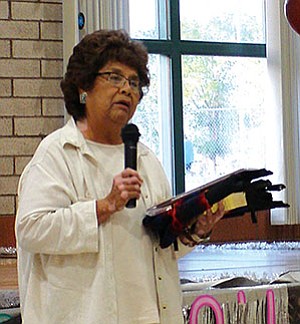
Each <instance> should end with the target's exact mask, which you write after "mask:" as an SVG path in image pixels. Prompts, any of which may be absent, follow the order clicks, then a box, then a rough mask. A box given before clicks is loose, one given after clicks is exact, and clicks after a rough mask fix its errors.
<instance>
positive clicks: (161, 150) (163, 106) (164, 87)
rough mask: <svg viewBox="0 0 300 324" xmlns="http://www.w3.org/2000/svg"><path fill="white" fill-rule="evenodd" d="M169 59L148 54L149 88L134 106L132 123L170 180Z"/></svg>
mask: <svg viewBox="0 0 300 324" xmlns="http://www.w3.org/2000/svg"><path fill="white" fill-rule="evenodd" d="M169 64H170V62H169V59H168V58H167V57H166V56H163V55H156V54H150V55H149V70H150V81H151V84H150V88H149V92H148V93H147V94H146V95H145V96H144V97H143V99H142V101H141V102H140V104H139V105H138V107H137V110H136V112H135V115H134V117H133V119H132V122H133V123H135V124H136V125H137V126H138V127H139V131H140V133H141V137H140V141H142V142H143V143H144V144H146V145H147V146H148V147H150V148H151V149H152V150H153V151H154V153H155V154H156V156H157V157H158V158H159V160H160V161H161V162H162V164H163V166H164V169H165V171H166V173H167V175H168V177H169V180H170V183H171V177H172V170H171V169H172V168H171V160H172V159H171V122H170V121H171V117H170V116H171V109H170V98H171V96H170V90H169V89H170V68H169Z"/></svg>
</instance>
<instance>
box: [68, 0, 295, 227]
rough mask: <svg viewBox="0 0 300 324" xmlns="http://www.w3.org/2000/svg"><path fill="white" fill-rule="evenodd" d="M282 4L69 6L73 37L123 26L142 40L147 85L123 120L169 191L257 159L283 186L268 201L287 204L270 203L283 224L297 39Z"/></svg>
mask: <svg viewBox="0 0 300 324" xmlns="http://www.w3.org/2000/svg"><path fill="white" fill-rule="evenodd" d="M96 3H97V4H96ZM77 4H78V6H79V8H76V6H77ZM283 4H284V0H279V1H278V2H277V1H272V0H252V1H240V0H210V1H209V2H207V1H205V0H172V1H171V0H124V1H119V0H113V1H110V2H109V4H108V2H107V1H103V0H98V1H93V2H90V1H87V0H80V1H79V2H77V1H74V6H75V12H78V11H83V12H85V14H86V15H87V23H86V27H85V29H84V30H82V31H80V37H81V36H82V35H84V33H89V32H92V31H93V29H97V28H125V29H126V30H128V31H129V32H130V35H131V37H133V38H136V39H140V40H142V41H143V42H144V43H145V45H146V46H147V48H148V50H149V53H150V72H151V88H150V91H149V93H148V94H147V95H146V96H145V97H144V98H143V101H142V103H141V104H140V106H139V108H138V110H137V113H136V115H135V116H134V120H133V121H134V122H136V123H137V124H138V126H139V128H140V132H141V133H142V137H141V140H143V141H144V142H146V143H147V144H148V145H149V146H150V147H151V148H152V149H153V150H154V152H155V153H156V154H157V156H158V157H159V158H160V160H161V161H162V163H163V165H164V168H165V170H166V172H167V174H168V176H169V179H170V181H171V183H172V185H173V190H174V193H180V192H182V191H185V190H189V189H191V188H193V187H195V186H198V185H201V184H202V183H205V182H207V181H210V180H212V179H214V178H216V177H218V176H220V175H222V174H225V173H228V172H231V171H233V170H236V169H238V168H248V167H255V168H256V167H258V168H260V167H266V168H267V169H269V170H272V171H273V172H274V175H273V177H272V178H271V181H272V182H273V183H285V184H286V185H287V190H286V191H285V192H282V193H281V194H280V195H278V199H280V200H284V201H288V202H289V203H290V204H291V208H290V209H289V211H286V210H275V211H273V214H272V218H273V222H274V223H289V224H292V223H297V222H298V223H299V220H298V215H299V214H300V213H299V211H300V203H299V201H300V200H299V199H297V198H298V196H299V194H300V192H299V188H300V181H299V179H300V171H298V170H300V168H299V161H300V158H299V157H300V154H299V133H298V130H299V116H298V106H299V93H300V91H299V75H300V68H299V66H300V62H299V57H300V55H299V54H298V55H297V54H296V53H299V49H300V45H299V43H300V41H299V37H298V36H296V35H295V34H293V32H292V31H291V30H290V29H289V27H288V25H287V23H286V21H285V17H284V14H283ZM64 6H65V7H66V6H70V4H68V5H67V4H65V3H64ZM76 10H77V11H76ZM73 11H74V10H73ZM64 12H65V13H66V15H68V12H72V10H64ZM96 16H97V17H96ZM98 17H99V18H98ZM65 20H66V17H65V16H64V21H65ZM68 37H69V38H70V32H69V31H68V32H66V34H65V37H64V38H65V39H67V38H68ZM73 38H75V39H76V37H73ZM66 52H68V51H66ZM283 67H284V68H283ZM283 195H286V197H283Z"/></svg>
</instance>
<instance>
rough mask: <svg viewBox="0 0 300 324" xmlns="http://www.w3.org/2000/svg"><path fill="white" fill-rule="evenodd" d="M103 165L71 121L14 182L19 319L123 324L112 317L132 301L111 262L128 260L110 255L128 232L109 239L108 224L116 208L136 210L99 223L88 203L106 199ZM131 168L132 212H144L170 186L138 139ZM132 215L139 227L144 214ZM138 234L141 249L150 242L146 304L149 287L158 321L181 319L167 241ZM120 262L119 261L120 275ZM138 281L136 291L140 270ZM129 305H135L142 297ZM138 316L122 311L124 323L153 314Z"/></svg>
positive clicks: (32, 323)
mask: <svg viewBox="0 0 300 324" xmlns="http://www.w3.org/2000/svg"><path fill="white" fill-rule="evenodd" d="M122 163H123V162H122ZM122 163H121V164H122ZM121 164H120V165H121ZM108 170H110V168H108V169H105V168H104V169H103V165H101V161H98V160H97V156H95V154H94V152H93V150H91V148H90V147H89V145H88V144H87V141H86V140H85V139H84V137H83V136H82V134H81V132H80V131H79V130H78V129H77V127H76V124H75V122H74V120H73V119H72V118H71V119H70V120H69V122H68V123H67V124H66V125H65V126H64V127H63V128H61V129H59V130H57V131H55V132H54V133H52V134H51V135H49V136H48V137H46V138H45V139H44V140H43V141H42V142H41V144H40V146H39V148H38V149H37V151H36V153H35V155H34V157H33V159H32V160H31V162H30V163H29V165H28V166H27V167H26V168H25V170H24V172H23V174H22V177H21V179H20V183H19V205H18V206H19V208H18V213H17V218H16V236H17V246H18V270H19V289H20V300H21V311H22V316H23V323H24V324H35V323H39V324H40V323H72V324H76V323H80V324H81V323H89V324H93V323H95V324H96V323H97V324H98V323H103V324H110V323H112V324H115V323H116V324H117V323H119V324H123V323H124V324H125V323H126V324H127V322H126V321H125V320H122V321H119V316H121V318H122V319H124V318H125V317H127V315H126V307H125V308H124V307H123V308H122V309H119V308H118V307H119V305H118V303H119V302H120V300H122V299H123V298H131V293H130V292H128V293H127V294H126V295H124V294H125V289H124V287H126V286H124V287H123V288H122V289H121V291H120V289H119V291H118V285H117V282H118V281H120V280H122V279H121V278H125V277H124V276H123V277H121V275H120V273H119V272H118V275H117V276H116V273H117V270H118V269H114V267H115V265H116V264H118V266H120V267H122V263H124V262H126V260H127V258H123V257H124V254H122V258H121V259H117V260H115V259H114V255H115V253H116V250H117V248H118V245H119V244H120V241H119V240H118V239H120V238H122V239H124V238H125V237H126V235H127V234H126V233H129V231H128V230H127V231H124V232H123V234H122V236H121V237H120V238H116V235H117V231H116V228H114V227H113V226H114V222H116V221H117V218H118V217H122V214H123V213H133V214H132V215H130V216H128V215H127V217H131V216H133V215H135V214H134V212H135V211H128V210H124V211H121V212H118V213H116V214H114V215H113V216H114V217H112V219H110V220H108V221H107V222H106V223H104V224H101V225H100V226H98V223H97V217H96V208H95V205H96V204H95V201H96V199H101V198H103V197H105V196H106V195H107V194H108V190H109V189H110V187H111V183H109V182H108V181H107V180H108V179H109V178H110V177H111V176H112V174H111V175H109V174H108ZM138 170H139V173H140V175H141V177H142V178H143V180H144V183H143V185H142V197H141V198H140V200H141V201H139V207H138V209H137V211H145V210H146V209H147V208H149V207H151V206H153V205H154V204H157V203H159V202H161V201H163V200H165V199H167V198H169V197H170V189H169V184H168V181H167V179H166V176H165V173H164V171H163V169H162V167H161V165H160V163H159V162H158V160H157V158H156V157H155V156H154V154H153V153H152V152H151V151H150V150H149V149H148V148H147V147H146V146H144V145H143V144H141V143H139V145H138ZM114 171H115V170H114V168H113V169H112V172H114ZM101 179H103V181H101ZM135 216H136V217H138V220H137V221H138V223H137V224H140V225H141V220H142V218H143V216H144V215H135ZM131 224H134V223H131ZM119 226H124V224H123V225H122V224H121V225H120V224H119ZM135 231H136V228H135V229H133V232H135ZM137 233H138V234H137ZM145 233H146V232H144V229H142V230H141V229H139V230H138V231H137V232H135V235H138V236H140V237H143V239H144V242H143V240H142V241H140V243H141V244H142V245H143V247H141V251H143V249H146V250H147V247H148V246H150V247H152V251H149V253H150V254H149V255H151V257H152V260H153V262H152V269H151V270H150V276H148V279H147V280H145V294H146V291H148V293H147V294H149V296H148V297H149V298H148V297H147V302H146V304H147V305H149V300H150V301H151V300H153V290H152V289H153V287H154V289H155V290H156V291H155V292H156V295H157V301H156V302H157V304H158V311H159V316H160V323H161V324H170V323H172V324H181V323H183V319H182V314H181V290H180V285H179V278H178V270H177V259H176V253H175V252H174V250H173V247H172V246H171V247H169V248H167V249H161V248H160V247H159V244H158V243H159V242H158V240H157V239H155V238H153V237H152V236H151V239H149V237H150V236H149V237H146V236H144V235H145ZM137 242H138V241H137ZM126 243H127V242H126ZM149 244H150V245H149ZM128 246H130V244H129V245H128ZM180 247H181V245H180ZM185 252H186V250H185ZM149 255H148V256H146V259H147V260H149ZM134 256H135V255H134V254H132V251H128V260H130V262H133V264H132V267H131V269H134V262H137V261H136V260H135V258H134ZM116 262H117V263H116ZM136 264H137V265H138V262H137V263H136ZM126 266H127V264H124V265H123V273H124V271H125V270H126ZM141 269H142V268H141ZM153 275H154V281H155V282H154V283H153V286H152V287H151V285H152V283H151V280H150V279H149V278H151V276H153ZM116 277H117V278H116ZM137 280H138V282H139V285H140V286H139V289H142V288H140V287H141V275H140V277H139V278H138V277H137ZM131 284H132V282H130V286H131ZM146 286H147V287H146ZM134 288H135V287H132V289H134ZM119 293H120V295H118V296H117V294H119ZM139 293H140V292H139ZM137 295H138V294H136V296H137ZM141 295H143V294H141ZM136 302H137V303H141V305H142V303H143V300H138V301H136ZM141 307H142V306H141ZM141 313H143V314H144V315H145V317H144V318H143V316H141V315H138V316H137V315H136V314H130V312H129V313H128V323H132V324H134V323H148V319H150V318H151V319H155V318H156V317H155V312H152V311H150V314H145V312H143V311H141ZM120 314H121V315H120ZM131 319H134V321H131Z"/></svg>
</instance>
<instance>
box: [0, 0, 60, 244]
mask: <svg viewBox="0 0 300 324" xmlns="http://www.w3.org/2000/svg"><path fill="white" fill-rule="evenodd" d="M62 13H63V12H62V0H56V1H54V0H52V1H51V0H36V1H34V0H32V1H21V0H18V1H3V0H0V246H3V245H9V244H12V243H13V240H14V239H13V221H14V216H15V213H16V192H17V183H18V180H19V176H20V174H21V172H22V170H23V168H24V166H25V165H26V163H27V162H28V160H29V159H30V157H31V156H32V154H33V152H34V151H35V149H36V147H37V145H38V144H39V142H40V140H41V139H42V138H43V137H44V136H45V135H47V134H48V133H50V132H51V131H53V130H54V129H56V128H58V127H60V126H61V125H62V124H63V120H64V119H63V115H64V108H63V100H62V93H61V91H60V87H59V82H60V80H61V78H62V74H63V44H62V30H63V27H62V17H63V14H62ZM41 180H42V179H41Z"/></svg>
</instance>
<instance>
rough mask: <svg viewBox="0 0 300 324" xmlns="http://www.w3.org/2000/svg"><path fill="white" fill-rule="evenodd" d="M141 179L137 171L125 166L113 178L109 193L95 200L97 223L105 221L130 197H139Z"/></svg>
mask: <svg viewBox="0 0 300 324" xmlns="http://www.w3.org/2000/svg"><path fill="white" fill-rule="evenodd" d="M142 183H143V180H142V178H141V177H140V175H139V174H138V173H137V171H135V170H133V169H130V168H126V169H125V170H123V171H122V172H121V173H119V174H117V175H116V176H115V177H114V178H113V184H112V188H111V191H110V193H109V194H108V195H107V196H106V197H105V198H104V199H100V200H97V202H96V208H97V217H98V223H103V222H105V221H106V220H107V219H108V218H109V217H110V216H111V215H112V214H113V213H114V212H116V211H120V210H122V209H123V208H124V207H125V206H126V204H127V202H128V201H129V200H130V199H139V198H140V195H141V186H142Z"/></svg>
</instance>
